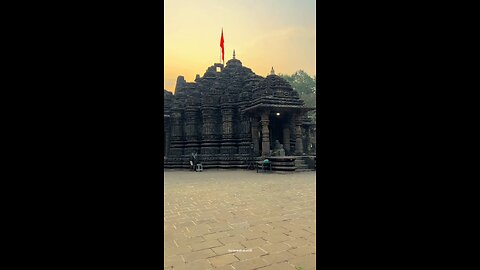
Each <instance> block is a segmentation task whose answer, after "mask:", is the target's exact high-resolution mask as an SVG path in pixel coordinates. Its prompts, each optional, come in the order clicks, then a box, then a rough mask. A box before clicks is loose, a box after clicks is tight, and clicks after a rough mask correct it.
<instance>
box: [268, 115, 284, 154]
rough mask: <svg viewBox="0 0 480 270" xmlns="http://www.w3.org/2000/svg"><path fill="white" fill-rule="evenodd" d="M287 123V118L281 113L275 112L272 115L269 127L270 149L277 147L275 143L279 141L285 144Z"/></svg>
mask: <svg viewBox="0 0 480 270" xmlns="http://www.w3.org/2000/svg"><path fill="white" fill-rule="evenodd" d="M284 122H285V116H284V115H283V114H281V113H278V112H274V113H272V114H270V124H269V126H268V128H269V130H270V148H271V149H273V148H274V147H275V141H276V140H278V141H279V142H280V143H281V144H283V125H284Z"/></svg>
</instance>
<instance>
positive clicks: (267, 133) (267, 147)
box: [260, 111, 270, 156]
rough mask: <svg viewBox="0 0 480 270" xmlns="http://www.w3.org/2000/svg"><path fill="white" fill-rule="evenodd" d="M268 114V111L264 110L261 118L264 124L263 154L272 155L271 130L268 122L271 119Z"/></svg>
mask: <svg viewBox="0 0 480 270" xmlns="http://www.w3.org/2000/svg"><path fill="white" fill-rule="evenodd" d="M268 115H269V112H268V111H267V112H264V113H263V114H262V120H260V123H261V124H262V156H269V155H270V131H269V130H268V123H269V122H270V121H269V119H268Z"/></svg>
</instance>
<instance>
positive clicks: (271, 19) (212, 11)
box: [164, 0, 316, 92]
mask: <svg viewBox="0 0 480 270" xmlns="http://www.w3.org/2000/svg"><path fill="white" fill-rule="evenodd" d="M164 6H165V9H164V10H165V16H164V20H165V24H164V27H165V38H164V42H165V60H164V68H165V69H164V70H165V71H164V88H165V89H167V90H168V91H172V92H173V90H174V89H175V83H176V80H177V77H178V76H179V75H183V76H185V80H186V81H187V82H192V81H193V80H194V79H195V75H196V74H199V75H200V76H203V74H204V73H205V71H206V70H207V68H208V67H209V66H212V65H213V64H214V63H219V62H220V54H221V53H220V52H221V48H220V36H221V32H222V27H223V36H224V39H225V63H226V62H227V61H228V60H230V59H231V58H232V55H233V50H234V49H235V54H236V58H237V59H239V60H240V61H242V63H243V65H244V66H246V67H249V68H251V69H252V70H253V72H255V73H256V74H258V75H260V76H266V75H268V74H269V73H270V70H271V68H272V66H273V67H274V69H275V72H276V73H277V74H278V73H284V74H292V73H294V72H295V71H297V70H299V69H303V70H304V71H306V72H307V73H308V74H310V75H311V76H313V75H315V74H316V69H315V57H316V56H315V54H316V52H315V38H316V37H315V0H164Z"/></svg>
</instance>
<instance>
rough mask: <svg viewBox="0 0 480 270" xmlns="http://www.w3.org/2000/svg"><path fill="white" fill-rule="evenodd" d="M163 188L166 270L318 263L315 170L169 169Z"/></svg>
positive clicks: (261, 269)
mask: <svg viewBox="0 0 480 270" xmlns="http://www.w3.org/2000/svg"><path fill="white" fill-rule="evenodd" d="M164 187H165V189H164V191H165V193H164V236H165V242H164V249H165V251H164V259H165V264H164V269H177V270H182V269H193V270H201V269H204V270H207V269H208V270H214V269H215V270H218V269H219V270H274V269H275V270H284V269H290V270H291V269H297V268H298V267H302V268H303V269H305V270H307V269H308V270H309V269H315V267H316V262H315V259H316V249H315V243H316V229H315V224H316V208H315V201H316V195H315V172H314V171H313V172H312V171H309V172H301V173H290V174H276V173H271V174H257V173H255V171H253V172H252V171H247V170H233V171H231V170H228V171H224V170H205V171H203V172H200V173H194V172H190V171H175V170H167V171H165V182H164Z"/></svg>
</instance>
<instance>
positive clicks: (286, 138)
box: [283, 122, 291, 156]
mask: <svg viewBox="0 0 480 270" xmlns="http://www.w3.org/2000/svg"><path fill="white" fill-rule="evenodd" d="M283 148H284V149H285V155H287V156H289V155H290V152H291V151H290V126H289V123H288V122H287V123H285V124H284V125H283Z"/></svg>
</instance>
